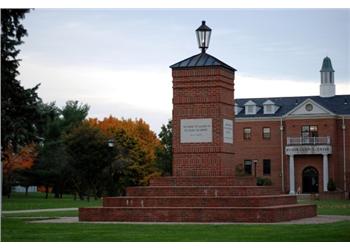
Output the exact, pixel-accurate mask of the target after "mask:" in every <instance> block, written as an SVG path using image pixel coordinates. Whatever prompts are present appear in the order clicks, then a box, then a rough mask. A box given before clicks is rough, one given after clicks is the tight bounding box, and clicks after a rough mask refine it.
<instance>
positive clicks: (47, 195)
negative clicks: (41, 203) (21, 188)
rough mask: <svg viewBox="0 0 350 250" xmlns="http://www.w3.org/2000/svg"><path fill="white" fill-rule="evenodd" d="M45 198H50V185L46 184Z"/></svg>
mask: <svg viewBox="0 0 350 250" xmlns="http://www.w3.org/2000/svg"><path fill="white" fill-rule="evenodd" d="M45 193H46V195H45V199H48V198H49V186H45Z"/></svg>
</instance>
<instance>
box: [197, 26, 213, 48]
mask: <svg viewBox="0 0 350 250" xmlns="http://www.w3.org/2000/svg"><path fill="white" fill-rule="evenodd" d="M196 34H197V40H198V46H199V48H201V49H202V53H205V50H206V49H207V48H208V47H209V41H210V35H211V28H209V27H208V26H207V25H205V21H202V25H201V26H200V27H199V28H198V29H196Z"/></svg>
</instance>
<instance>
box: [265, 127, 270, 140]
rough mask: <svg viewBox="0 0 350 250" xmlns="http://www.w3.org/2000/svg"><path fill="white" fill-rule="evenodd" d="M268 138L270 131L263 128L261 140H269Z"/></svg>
mask: <svg viewBox="0 0 350 250" xmlns="http://www.w3.org/2000/svg"><path fill="white" fill-rule="evenodd" d="M270 138H271V129H270V128H263V139H270Z"/></svg>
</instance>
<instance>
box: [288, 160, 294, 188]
mask: <svg viewBox="0 0 350 250" xmlns="http://www.w3.org/2000/svg"><path fill="white" fill-rule="evenodd" d="M289 194H295V175H294V155H289Z"/></svg>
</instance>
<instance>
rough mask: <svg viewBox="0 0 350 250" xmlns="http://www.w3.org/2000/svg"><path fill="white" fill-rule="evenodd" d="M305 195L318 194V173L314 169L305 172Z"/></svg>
mask: <svg viewBox="0 0 350 250" xmlns="http://www.w3.org/2000/svg"><path fill="white" fill-rule="evenodd" d="M303 193H318V172H317V170H316V169H315V168H313V167H307V168H305V169H304V171H303Z"/></svg>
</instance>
